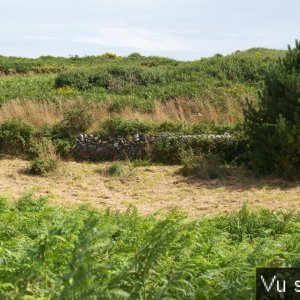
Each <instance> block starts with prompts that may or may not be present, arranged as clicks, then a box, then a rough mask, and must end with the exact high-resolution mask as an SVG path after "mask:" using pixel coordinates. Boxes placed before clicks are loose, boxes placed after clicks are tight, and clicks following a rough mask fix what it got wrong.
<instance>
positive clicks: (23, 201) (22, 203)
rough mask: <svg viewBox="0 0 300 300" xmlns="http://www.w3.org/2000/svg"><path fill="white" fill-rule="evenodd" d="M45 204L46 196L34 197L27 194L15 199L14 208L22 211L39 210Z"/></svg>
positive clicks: (43, 207)
mask: <svg viewBox="0 0 300 300" xmlns="http://www.w3.org/2000/svg"><path fill="white" fill-rule="evenodd" d="M46 204H47V198H46V197H40V198H38V199H34V198H33V197H32V194H28V195H25V196H23V197H22V198H20V199H19V200H18V201H17V203H16V205H15V208H16V209H17V210H18V211H22V212H40V211H42V210H44V209H45V206H46Z"/></svg>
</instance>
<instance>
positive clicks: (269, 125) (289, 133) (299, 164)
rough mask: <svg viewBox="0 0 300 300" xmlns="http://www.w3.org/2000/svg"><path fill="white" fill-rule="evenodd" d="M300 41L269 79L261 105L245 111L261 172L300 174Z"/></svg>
mask: <svg viewBox="0 0 300 300" xmlns="http://www.w3.org/2000/svg"><path fill="white" fill-rule="evenodd" d="M299 99H300V43H299V42H296V47H295V48H293V49H291V48H290V47H289V50H288V52H287V54H286V56H285V57H284V58H283V59H281V60H280V61H279V62H278V65H276V66H275V67H274V68H273V69H272V70H271V71H270V73H269V74H268V75H267V77H266V80H265V89H264V91H263V94H262V96H261V101H260V102H259V104H258V107H256V105H253V104H249V105H248V108H247V110H246V112H245V117H246V118H245V121H246V129H247V133H248V135H249V139H250V142H251V153H250V157H251V161H252V167H253V168H254V169H255V170H257V171H258V172H260V173H263V174H269V173H274V174H276V175H279V176H285V177H299V176H300V100H299Z"/></svg>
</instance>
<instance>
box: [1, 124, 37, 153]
mask: <svg viewBox="0 0 300 300" xmlns="http://www.w3.org/2000/svg"><path fill="white" fill-rule="evenodd" d="M33 136H34V130H33V128H32V126H29V125H26V124H24V123H22V122H21V121H20V120H19V119H11V120H8V121H6V122H4V123H2V124H0V154H6V155H14V156H24V155H30V154H32V151H33Z"/></svg>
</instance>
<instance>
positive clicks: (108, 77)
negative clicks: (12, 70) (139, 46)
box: [55, 66, 163, 90]
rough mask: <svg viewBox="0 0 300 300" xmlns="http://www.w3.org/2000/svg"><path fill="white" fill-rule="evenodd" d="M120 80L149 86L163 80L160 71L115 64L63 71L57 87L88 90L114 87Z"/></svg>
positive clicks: (122, 82)
mask: <svg viewBox="0 0 300 300" xmlns="http://www.w3.org/2000/svg"><path fill="white" fill-rule="evenodd" d="M116 81H118V82H119V83H120V84H121V85H124V84H125V83H129V84H134V85H139V86H147V85H149V84H157V83H161V82H162V81H163V77H162V76H161V75H160V72H158V71H155V72H154V71H151V70H147V69H143V68H140V67H129V66H126V67H125V66H113V67H109V68H105V69H104V68H103V69H100V70H97V71H95V70H91V71H88V70H86V71H77V70H76V71H69V72H65V73H61V74H59V75H58V76H57V78H56V80H55V87H56V88H61V87H67V86H71V87H73V88H76V89H78V90H86V89H91V88H94V87H98V88H99V87H102V88H105V89H112V88H113V87H114V85H115V83H116Z"/></svg>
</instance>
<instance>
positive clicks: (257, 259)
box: [0, 196, 300, 300]
mask: <svg viewBox="0 0 300 300" xmlns="http://www.w3.org/2000/svg"><path fill="white" fill-rule="evenodd" d="M0 203H1V205H0V227H1V230H0V241H1V248H0V253H1V269H0V273H1V276H0V295H1V297H2V298H4V299H98V298H99V297H101V299H158V298H163V299H165V298H172V299H233V300H234V299H247V300H248V299H255V295H254V287H255V267H256V266H265V267H284V266H290V265H292V266H295V267H296V266H298V265H299V250H300V249H299V243H298V240H299V235H300V231H299V228H300V216H299V215H298V214H291V213H282V212H277V213H275V212H271V211H267V210H264V211H260V212H250V211H248V210H247V209H246V208H245V207H244V208H243V209H242V210H241V211H240V212H239V213H236V214H232V215H224V216H219V217H214V218H212V219H200V220H195V221H187V220H186V219H185V217H184V216H182V215H180V214H179V213H175V212H174V213H172V214H170V215H168V216H166V217H164V218H162V219H156V218H154V217H153V216H148V217H141V216H139V215H138V214H137V212H136V211H135V210H134V209H129V210H128V211H127V212H126V213H122V214H120V213H114V212H111V211H102V212H101V211H100V212H99V211H94V210H92V209H89V208H86V207H82V208H80V209H77V210H71V211H70V210H68V211H66V210H64V209H61V208H54V207H49V206H47V205H46V204H45V199H44V198H41V199H37V200H34V199H33V198H32V197H31V196H26V197H24V198H22V199H21V200H19V201H18V202H17V203H16V204H15V205H12V204H11V203H10V202H7V201H6V200H5V199H1V202H0Z"/></svg>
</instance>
